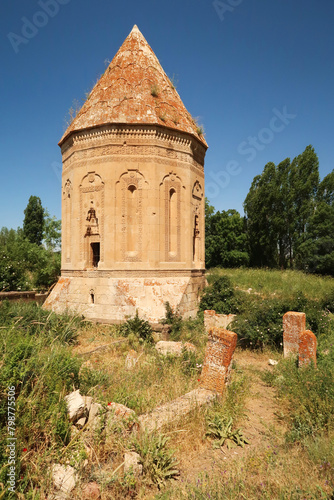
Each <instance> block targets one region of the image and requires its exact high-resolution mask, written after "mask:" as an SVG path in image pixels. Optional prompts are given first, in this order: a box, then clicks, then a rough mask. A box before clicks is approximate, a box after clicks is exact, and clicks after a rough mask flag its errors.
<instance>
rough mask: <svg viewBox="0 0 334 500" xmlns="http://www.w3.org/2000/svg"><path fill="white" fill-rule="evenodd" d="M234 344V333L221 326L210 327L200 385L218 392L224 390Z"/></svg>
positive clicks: (235, 343)
mask: <svg viewBox="0 0 334 500" xmlns="http://www.w3.org/2000/svg"><path fill="white" fill-rule="evenodd" d="M236 345H237V334H236V333H234V332H230V331H228V330H224V329H223V328H211V329H210V330H209V333H208V343H207V347H206V351H205V357H204V363H203V369H202V373H201V381H200V385H201V387H203V388H204V389H207V390H209V391H215V392H218V393H220V394H222V393H223V392H224V388H225V384H226V382H227V380H228V377H229V374H230V370H231V365H232V357H233V353H234V351H235V348H236Z"/></svg>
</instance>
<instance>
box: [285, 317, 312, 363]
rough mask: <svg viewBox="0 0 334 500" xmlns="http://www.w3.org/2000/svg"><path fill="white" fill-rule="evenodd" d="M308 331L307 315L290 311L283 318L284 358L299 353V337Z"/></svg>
mask: <svg viewBox="0 0 334 500" xmlns="http://www.w3.org/2000/svg"><path fill="white" fill-rule="evenodd" d="M305 329H306V316H305V313H301V312H294V311H288V312H287V313H285V314H284V316H283V350H284V357H285V358H286V357H287V356H290V355H297V356H298V353H299V335H300V334H301V332H303V331H305Z"/></svg>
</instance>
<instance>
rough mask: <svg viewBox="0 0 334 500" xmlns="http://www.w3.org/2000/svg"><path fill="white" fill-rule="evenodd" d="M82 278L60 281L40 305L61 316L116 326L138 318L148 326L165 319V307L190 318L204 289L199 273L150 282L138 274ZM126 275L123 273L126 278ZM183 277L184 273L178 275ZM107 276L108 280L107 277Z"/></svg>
mask: <svg viewBox="0 0 334 500" xmlns="http://www.w3.org/2000/svg"><path fill="white" fill-rule="evenodd" d="M85 274H86V276H72V277H61V278H60V279H59V281H58V283H57V284H56V286H55V287H54V289H53V291H52V294H51V295H50V296H49V297H48V298H47V300H46V301H45V303H44V308H45V309H52V310H53V311H54V312H57V313H62V312H64V311H66V310H67V311H70V312H73V313H75V314H80V315H81V314H82V315H83V316H84V317H85V318H88V319H99V320H106V321H115V322H119V321H122V320H124V319H126V317H127V316H132V317H133V316H135V314H136V310H137V309H138V313H139V316H140V317H141V318H143V319H145V320H147V321H149V322H151V323H158V322H159V321H161V319H162V318H164V317H165V314H166V307H165V303H166V302H169V303H170V305H171V306H172V307H173V308H174V309H176V308H178V310H179V311H180V313H181V314H182V315H183V316H184V317H193V316H195V315H196V312H197V308H198V295H199V292H200V291H201V290H202V289H203V288H204V286H205V276H204V271H203V272H197V273H191V272H190V273H188V276H182V275H181V276H180V277H178V276H177V274H178V273H177V272H175V273H174V276H170V277H168V276H165V277H164V276H159V277H156V278H155V277H154V272H152V277H151V278H146V277H143V276H142V273H140V272H137V273H136V272H133V273H131V274H132V275H133V276H135V275H136V274H137V276H138V277H123V278H118V277H111V276H113V274H114V273H112V272H110V273H109V272H99V271H96V272H94V271H91V272H89V273H88V272H87V273H85ZM126 274H127V272H126V271H124V275H125V276H126ZM181 274H185V273H181ZM109 276H110V277H109Z"/></svg>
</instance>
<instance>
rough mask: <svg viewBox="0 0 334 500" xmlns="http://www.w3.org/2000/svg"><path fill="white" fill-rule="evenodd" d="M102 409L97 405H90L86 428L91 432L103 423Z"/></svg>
mask: <svg viewBox="0 0 334 500" xmlns="http://www.w3.org/2000/svg"><path fill="white" fill-rule="evenodd" d="M102 408H103V407H102V405H100V404H99V403H92V404H91V406H90V410H89V415H88V422H87V427H89V428H90V429H92V430H95V429H97V428H98V427H99V426H100V425H101V422H102V421H103V418H104V416H103V415H102V414H101V412H102Z"/></svg>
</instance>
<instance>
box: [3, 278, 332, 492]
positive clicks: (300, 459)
mask: <svg viewBox="0 0 334 500" xmlns="http://www.w3.org/2000/svg"><path fill="white" fill-rule="evenodd" d="M221 274H225V275H228V276H229V277H230V278H231V280H232V282H233V283H234V285H235V286H237V287H238V289H239V290H240V289H243V290H247V289H248V288H252V290H251V291H250V292H251V293H249V294H246V293H244V296H245V297H246V300H245V302H244V303H243V306H242V313H241V314H242V315H245V314H247V307H249V310H248V315H249V317H252V318H253V320H254V322H255V323H254V325H255V327H256V321H258V322H259V330H260V329H261V328H262V327H264V326H265V320H266V318H267V319H268V317H267V316H268V314H267V313H265V314H262V317H260V316H258V310H260V311H261V310H263V311H264V310H265V309H261V308H264V307H267V308H268V309H266V310H268V311H270V310H271V307H272V304H273V303H274V302H271V301H275V300H276V299H277V297H278V298H279V300H280V306H281V305H282V304H283V303H285V302H284V301H283V299H284V300H285V299H286V296H288V298H292V297H293V296H294V293H295V292H299V291H300V290H301V289H302V290H303V293H304V295H305V296H306V297H307V300H308V301H311V302H307V304H306V303H305V302H304V303H305V304H306V305H307V307H308V308H309V309H308V310H309V311H310V312H309V314H310V315H311V314H314V318H315V319H314V324H319V325H320V326H321V321H322V316H321V311H322V309H321V307H323V304H324V303H325V302H326V301H325V298H326V297H327V296H328V297H329V296H330V294H331V290H332V287H333V283H332V279H330V278H318V277H315V276H305V275H302V273H295V272H283V273H281V272H279V271H262V270H218V271H217V270H215V271H214V272H213V273H212V275H213V276H215V275H221ZM210 279H211V278H210ZM210 279H209V280H210ZM253 292H256V293H253ZM257 293H260V294H261V296H258V295H257ZM273 293H275V294H276V295H275V296H272V294H273ZM281 299H282V300H281ZM289 300H290V299H289ZM312 301H315V302H316V303H317V304H318V305H319V307H318V306H317V308H318V309H319V308H320V312H319V311H318V309H316V313H315V312H314V310H313V309H314V307H313V306H314V303H313V302H312ZM245 304H246V306H245ZM310 304H311V305H310ZM276 306H277V304H276V305H275V307H276ZM311 306H312V307H311ZM245 307H246V309H245ZM273 308H274V307H273ZM312 308H313V309H312ZM274 309H275V308H274ZM255 310H256V311H255ZM254 311H255V312H256V314H255V313H254ZM312 311H313V312H312ZM318 312H319V317H318ZM323 312H324V314H325V318H326V327H325V328H323V327H321V328H322V329H321V328H320V327H319V332H320V334H319V336H318V340H319V348H318V368H317V370H315V369H314V368H312V367H311V368H309V369H306V370H298V369H297V368H296V366H295V364H294V363H293V362H291V361H286V360H283V358H282V353H281V350H280V348H279V344H278V348H277V347H276V348H274V349H273V348H272V347H271V344H270V342H268V343H267V344H266V343H262V345H260V347H261V349H260V350H256V349H254V347H253V346H252V349H240V348H238V349H237V351H236V354H235V362H234V365H233V370H232V380H231V384H230V386H229V387H228V390H227V391H226V394H225V397H224V398H223V399H221V400H218V401H217V403H216V404H215V405H213V406H211V407H209V408H205V409H202V410H201V411H197V412H195V413H194V414H193V415H191V416H190V417H189V418H187V419H184V420H183V421H181V422H179V423H177V424H175V425H173V426H170V427H169V428H165V429H164V430H163V436H161V435H159V434H154V433H153V434H151V435H149V436H143V437H141V438H136V437H135V436H134V435H133V434H130V433H129V432H128V431H127V428H126V426H122V425H121V426H116V427H115V428H113V430H112V432H109V433H106V432H105V431H103V430H102V429H100V430H99V429H98V430H97V431H96V432H95V433H89V432H86V431H82V432H80V433H79V434H78V435H77V437H75V438H74V439H73V437H74V434H73V426H72V425H71V424H70V423H69V421H68V418H67V413H66V406H65V403H64V396H65V395H66V394H67V393H69V392H70V391H71V390H73V389H80V392H81V394H84V395H92V396H93V398H94V401H96V402H99V403H101V404H103V405H104V406H107V404H108V402H111V401H114V402H118V403H122V404H124V405H126V406H127V407H129V408H131V409H133V410H134V411H135V412H136V414H137V415H140V414H141V413H144V412H148V411H150V410H151V409H153V408H154V407H156V406H157V405H160V404H163V403H164V402H166V401H169V400H172V399H174V398H176V397H178V396H180V395H182V394H185V393H186V392H189V391H190V390H192V389H193V388H195V387H198V376H199V372H200V370H201V364H202V361H203V356H204V350H205V344H206V335H205V332H204V329H203V324H202V321H201V320H200V319H197V320H192V321H187V322H180V321H178V320H177V318H176V319H175V321H174V325H173V331H172V336H173V338H174V339H176V340H179V339H181V340H185V341H191V342H193V343H194V344H195V346H196V348H197V353H196V356H192V357H189V356H187V355H183V356H182V357H181V358H178V359H176V358H170V357H169V358H163V357H162V356H161V355H159V354H158V353H157V352H156V350H155V348H154V345H153V344H152V343H149V342H143V341H142V340H140V337H139V336H138V335H136V334H135V333H130V335H129V336H127V337H124V336H122V335H121V334H122V332H121V331H120V329H119V328H118V327H112V326H106V325H92V324H91V323H89V322H85V321H82V320H81V319H79V318H72V317H67V316H57V315H54V314H50V313H48V312H45V311H43V310H41V309H40V308H39V307H38V306H33V305H24V304H23V305H9V304H8V303H2V304H0V323H1V324H0V353H1V354H0V367H1V371H0V499H2V498H19V499H28V500H29V499H34V500H35V499H36V500H42V499H45V498H47V497H48V495H49V493H50V490H51V478H50V467H51V465H52V464H53V463H62V464H70V465H72V466H74V467H75V468H76V470H77V471H78V474H79V478H80V479H79V482H78V484H77V486H76V488H75V490H74V491H73V492H72V493H71V497H72V498H73V499H74V500H75V499H81V500H82V499H83V500H84V499H85V497H84V496H83V493H82V491H83V487H84V485H85V484H87V483H89V482H93V481H94V482H96V483H97V484H98V485H99V488H100V492H101V500H107V499H118V498H119V499H128V498H129V499H130V498H138V499H156V500H163V499H166V500H167V499H174V498H175V499H189V500H190V499H206V498H211V499H235V500H237V499H243V498H245V499H249V500H252V499H254V500H255V499H276V498H277V499H282V500H283V499H284V500H285V499H296V500H297V499H300V500H302V499H304V498H306V499H312V500H316V499H321V498H324V499H330V498H332V495H333V492H334V451H333V450H334V446H333V445H334V349H333V345H334V335H333V328H332V322H331V318H330V313H328V312H326V311H324V310H323ZM279 314H281V310H280V309H279ZM277 318H278V319H277ZM277 318H276V319H275V321H276V322H277V321H278V322H280V321H281V317H280V316H279V315H278V316H277ZM270 320H271V321H273V322H274V320H273V319H272V318H271V319H270ZM315 320H317V322H316V321H315ZM312 321H313V320H312ZM261 322H262V323H261ZM260 323H261V324H260ZM236 325H237V324H236ZM252 328H253V327H252ZM252 328H251V329H252ZM256 335H257V336H258V337H259V335H260V332H259V333H257V334H256ZM275 335H278V338H279V335H281V333H280V332H279V331H277V332H276V333H275ZM267 338H268V339H270V332H269V333H268V337H267ZM131 349H132V350H133V349H134V350H135V351H136V352H137V353H138V356H139V360H138V363H137V364H136V366H135V368H133V369H132V370H131V371H129V370H128V369H126V368H125V359H126V356H127V354H128V352H129V351H130V350H131ZM269 358H274V359H276V360H277V361H278V362H279V364H278V365H277V366H276V367H269V366H268V359H269ZM11 386H15V397H16V407H15V409H16V412H15V413H16V430H15V437H16V438H17V442H16V452H17V455H16V464H15V465H16V494H15V495H12V496H11V495H10V494H9V493H8V491H6V487H7V473H8V470H9V469H8V448H6V445H7V441H6V439H7V435H8V429H7V420H8V419H7V395H8V387H11ZM230 419H232V430H233V431H237V429H238V428H241V429H242V431H243V433H244V435H245V436H246V438H248V439H249V441H250V444H247V445H245V447H244V448H242V447H241V446H238V447H237V448H232V449H230V450H228V449H227V447H226V444H225V445H224V446H223V448H221V447H219V446H218V445H217V443H218V440H217V439H214V438H213V435H212V434H211V437H210V436H206V433H207V432H208V431H209V430H210V429H211V430H212V428H214V429H215V432H216V433H217V435H218V434H219V432H220V431H222V432H223V430H224V429H225V428H226V426H227V425H228V423H229V422H230ZM210 425H211V426H210ZM126 450H137V452H139V454H140V455H141V457H142V461H143V468H144V475H143V477H141V478H136V477H135V476H134V475H133V474H131V473H130V474H123V468H122V463H123V459H124V452H125V451H126ZM174 469H177V471H178V475H177V476H175V478H174V479H170V480H168V473H169V471H171V470H174ZM164 479H166V482H165V481H164ZM164 482H165V484H164Z"/></svg>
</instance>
